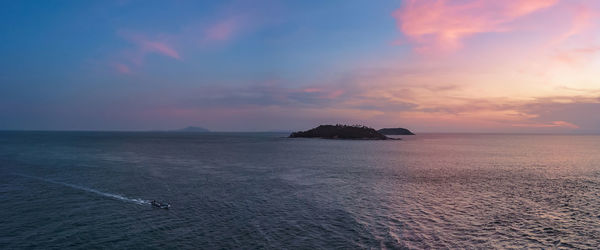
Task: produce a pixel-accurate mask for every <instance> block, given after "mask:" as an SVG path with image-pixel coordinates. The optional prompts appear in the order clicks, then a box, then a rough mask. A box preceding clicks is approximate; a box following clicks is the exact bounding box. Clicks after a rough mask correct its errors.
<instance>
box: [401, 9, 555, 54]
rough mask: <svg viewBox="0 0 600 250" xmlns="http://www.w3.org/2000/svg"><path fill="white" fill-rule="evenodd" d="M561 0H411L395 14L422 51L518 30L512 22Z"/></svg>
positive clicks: (445, 48)
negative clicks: (468, 39) (479, 36)
mask: <svg viewBox="0 0 600 250" xmlns="http://www.w3.org/2000/svg"><path fill="white" fill-rule="evenodd" d="M557 2H558V0H505V1H487V0H467V1H448V0H408V1H406V2H405V3H404V5H403V6H402V8H400V9H398V10H396V11H395V12H394V13H393V17H394V18H395V19H396V22H397V27H398V29H399V30H400V31H401V32H402V33H404V34H405V35H406V36H407V37H408V39H409V40H410V41H411V42H413V43H415V44H416V45H417V47H416V50H417V51H420V52H448V51H454V50H457V49H459V48H460V47H461V46H462V41H463V40H464V39H466V38H468V37H470V36H473V35H476V34H481V33H489V32H506V31H511V30H513V29H515V28H516V27H515V26H513V25H511V22H513V21H515V20H517V19H519V18H521V17H524V16H527V15H530V14H532V13H534V12H537V11H540V10H542V9H545V8H549V7H552V6H554V5H555V4H556V3H557Z"/></svg>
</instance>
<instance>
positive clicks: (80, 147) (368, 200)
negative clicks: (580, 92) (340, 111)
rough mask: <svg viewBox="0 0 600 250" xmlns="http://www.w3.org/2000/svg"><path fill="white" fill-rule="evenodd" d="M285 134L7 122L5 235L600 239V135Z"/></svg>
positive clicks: (54, 243) (473, 244)
mask: <svg viewBox="0 0 600 250" xmlns="http://www.w3.org/2000/svg"><path fill="white" fill-rule="evenodd" d="M287 135H288V134H285V133H169V132H43V131H38V132H36V131H4V132H0V249H456V248H460V249H462V248H468V249H473V248H476V249H495V248H580V249H597V248H598V246H600V136H598V135H523V134H518V135H517V134H420V135H415V136H401V138H402V139H403V140H389V141H365V140H326V139H306V138H294V139H291V138H286V137H287ZM152 200H157V201H161V202H168V203H170V204H171V208H170V209H160V208H156V207H153V206H152V205H151V204H150V201H152Z"/></svg>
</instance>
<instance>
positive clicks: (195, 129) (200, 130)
mask: <svg viewBox="0 0 600 250" xmlns="http://www.w3.org/2000/svg"><path fill="white" fill-rule="evenodd" d="M172 131H173V132H194V133H208V132H210V130H208V129H205V128H203V127H194V126H190V127H187V128H182V129H177V130H172Z"/></svg>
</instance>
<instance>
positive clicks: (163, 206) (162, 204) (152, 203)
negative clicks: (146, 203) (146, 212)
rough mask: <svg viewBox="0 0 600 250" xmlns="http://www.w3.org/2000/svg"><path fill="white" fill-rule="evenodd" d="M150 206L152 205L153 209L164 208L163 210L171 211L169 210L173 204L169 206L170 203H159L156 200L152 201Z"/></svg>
mask: <svg viewBox="0 0 600 250" xmlns="http://www.w3.org/2000/svg"><path fill="white" fill-rule="evenodd" d="M150 204H151V205H152V206H153V207H157V208H162V209H169V208H170V207H171V204H169V203H165V202H158V201H155V200H152V201H151V202H150Z"/></svg>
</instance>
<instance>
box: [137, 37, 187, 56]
mask: <svg viewBox="0 0 600 250" xmlns="http://www.w3.org/2000/svg"><path fill="white" fill-rule="evenodd" d="M141 45H142V50H144V51H148V52H156V53H158V54H161V55H165V56H168V57H172V58H175V59H181V57H180V56H179V53H177V51H176V50H175V49H173V48H172V47H171V46H169V45H168V44H166V43H163V42H157V41H147V40H143V41H141Z"/></svg>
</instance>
